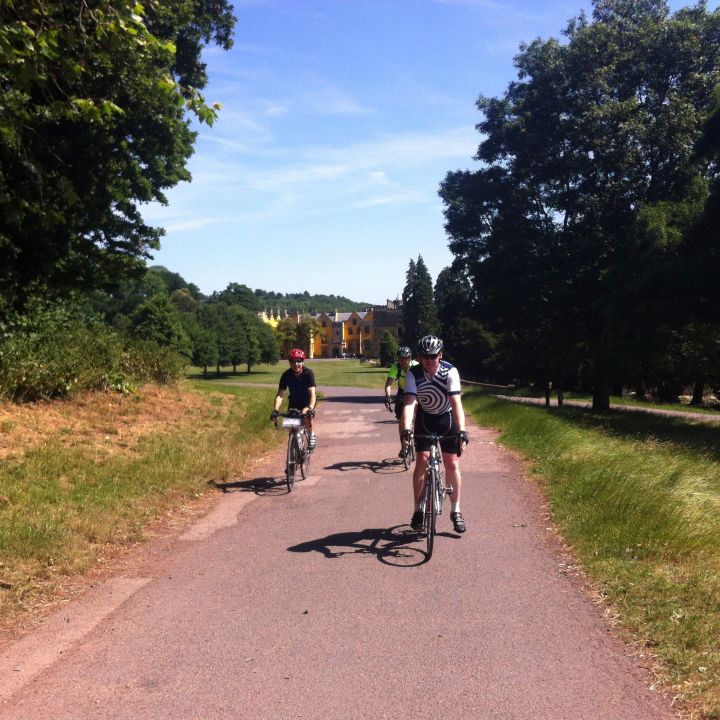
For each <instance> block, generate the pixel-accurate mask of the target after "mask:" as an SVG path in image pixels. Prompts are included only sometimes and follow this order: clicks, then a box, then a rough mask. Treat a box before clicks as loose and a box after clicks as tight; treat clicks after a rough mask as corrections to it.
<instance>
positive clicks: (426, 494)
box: [410, 433, 460, 560]
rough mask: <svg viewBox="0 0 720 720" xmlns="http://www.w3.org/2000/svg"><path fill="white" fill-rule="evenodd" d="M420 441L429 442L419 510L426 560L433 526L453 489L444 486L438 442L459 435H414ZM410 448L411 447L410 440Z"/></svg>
mask: <svg viewBox="0 0 720 720" xmlns="http://www.w3.org/2000/svg"><path fill="white" fill-rule="evenodd" d="M415 437H416V438H418V439H420V440H430V442H431V445H430V456H429V457H428V464H427V469H426V470H425V486H424V489H423V497H422V501H421V504H420V510H421V511H422V513H423V529H422V532H423V533H424V534H425V539H426V542H427V559H428V560H429V559H430V558H431V557H432V553H433V545H434V543H435V526H436V523H437V518H438V515H442V507H443V501H444V500H445V496H446V495H451V494H452V492H453V488H452V486H450V485H446V484H445V479H444V477H443V467H442V451H441V449H440V440H444V439H446V438H459V437H460V436H459V435H438V434H437V433H432V434H430V435H416V436H415ZM410 446H411V447H413V442H412V439H411V441H410Z"/></svg>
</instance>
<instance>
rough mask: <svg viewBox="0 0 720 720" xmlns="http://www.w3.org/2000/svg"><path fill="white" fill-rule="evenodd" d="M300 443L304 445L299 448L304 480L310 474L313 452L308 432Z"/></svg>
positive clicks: (301, 471) (301, 472)
mask: <svg viewBox="0 0 720 720" xmlns="http://www.w3.org/2000/svg"><path fill="white" fill-rule="evenodd" d="M300 445H301V446H302V447H299V448H298V453H299V454H298V457H299V459H300V474H301V475H302V476H303V480H304V479H305V478H306V477H307V476H308V475H309V474H310V455H311V454H312V453H311V452H310V439H309V438H308V436H307V433H305V435H304V436H303V438H302V441H301V442H300Z"/></svg>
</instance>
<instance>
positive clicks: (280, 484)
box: [208, 477, 300, 495]
mask: <svg viewBox="0 0 720 720" xmlns="http://www.w3.org/2000/svg"><path fill="white" fill-rule="evenodd" d="M299 480H300V478H296V479H295V482H298V481H299ZM208 485H212V486H213V487H216V488H217V489H218V490H221V491H222V492H224V493H229V492H237V491H239V492H252V493H255V494H256V495H286V494H287V493H288V489H287V484H286V482H285V478H284V477H282V478H275V477H261V478H253V479H252V480H235V481H232V482H215V481H214V480H210V482H209V483H208Z"/></svg>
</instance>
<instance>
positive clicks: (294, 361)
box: [290, 360, 303, 365]
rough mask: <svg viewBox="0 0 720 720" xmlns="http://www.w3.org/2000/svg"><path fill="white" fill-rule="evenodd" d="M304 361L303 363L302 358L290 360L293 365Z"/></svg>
mask: <svg viewBox="0 0 720 720" xmlns="http://www.w3.org/2000/svg"><path fill="white" fill-rule="evenodd" d="M302 363H303V361H302V360H291V361H290V364H291V365H302Z"/></svg>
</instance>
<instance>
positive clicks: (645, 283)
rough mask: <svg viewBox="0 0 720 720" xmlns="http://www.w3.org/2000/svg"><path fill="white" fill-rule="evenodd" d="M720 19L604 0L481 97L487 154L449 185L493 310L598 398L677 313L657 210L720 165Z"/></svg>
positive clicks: (534, 48) (518, 352) (517, 347)
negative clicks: (671, 311) (711, 113)
mask: <svg viewBox="0 0 720 720" xmlns="http://www.w3.org/2000/svg"><path fill="white" fill-rule="evenodd" d="M719 31H720V13H718V12H714V13H708V12H707V10H706V8H705V5H704V4H703V3H699V4H698V5H697V6H695V7H693V8H690V9H685V10H682V11H679V12H678V13H676V14H675V15H674V16H670V14H669V11H668V8H667V5H666V3H665V2H663V1H662V0H595V2H594V3H593V15H592V20H589V19H588V18H586V17H585V16H584V15H581V16H580V17H578V18H576V19H574V20H572V21H571V22H570V23H569V24H568V27H567V30H566V36H567V42H566V43H565V44H562V43H560V42H559V41H557V40H555V39H550V40H540V39H538V40H536V41H534V42H533V43H531V44H529V45H526V46H523V47H522V48H521V52H520V54H519V55H518V57H517V58H516V65H517V68H518V79H517V81H515V82H513V83H511V84H510V86H509V87H508V90H507V92H506V93H505V95H504V96H503V97H501V98H486V97H481V98H480V100H479V101H478V106H479V108H480V110H481V111H482V112H483V114H484V120H483V121H482V122H481V123H480V124H479V125H478V129H479V130H480V131H481V132H482V133H483V135H484V137H485V139H484V141H483V142H482V144H481V145H480V147H479V150H478V154H477V159H478V160H480V161H482V162H483V163H484V167H483V168H482V169H481V170H479V171H477V172H474V173H450V174H449V175H448V177H447V178H446V180H445V182H444V183H443V185H442V188H441V195H442V197H443V199H444V201H445V203H446V218H447V224H446V228H447V231H448V233H449V235H450V237H451V249H452V250H453V252H454V253H455V254H456V255H457V256H458V258H459V259H461V260H462V261H463V262H464V263H465V264H466V267H467V268H468V270H469V272H470V274H471V278H472V281H473V285H474V288H475V290H476V292H477V296H478V308H479V309H480V310H481V311H483V312H484V313H485V314H484V315H483V318H482V319H483V323H487V325H488V326H489V327H490V329H492V330H494V331H495V332H498V333H500V334H501V336H502V343H503V345H504V346H505V347H506V348H509V349H511V350H513V352H512V353H511V354H512V356H513V357H514V358H518V357H525V358H528V359H529V358H533V359H534V360H537V361H539V363H540V364H541V365H542V369H541V370H540V371H541V372H543V373H544V374H545V375H546V376H553V375H560V376H561V377H562V376H566V375H567V374H568V373H573V374H574V373H577V374H580V375H581V376H582V377H584V378H585V380H586V381H587V382H588V383H589V384H590V385H592V389H593V404H594V407H596V408H598V409H602V408H604V407H607V405H608V400H609V390H610V386H611V383H612V382H613V381H616V380H617V379H618V378H621V377H622V376H623V374H624V373H627V372H628V367H627V359H628V358H629V357H634V358H635V361H636V362H635V365H636V366H639V365H640V364H641V363H640V362H639V361H640V359H642V360H643V361H645V362H647V361H648V357H647V352H646V350H647V349H649V347H650V346H648V344H647V343H645V342H643V340H642V339H641V338H642V336H643V335H652V337H653V339H655V338H658V337H660V334H659V333H658V329H659V328H661V327H662V326H663V323H664V318H663V316H662V313H660V312H657V311H656V310H655V309H654V308H653V307H652V306H651V304H650V302H649V301H648V298H647V292H649V291H650V292H651V291H652V289H657V288H658V283H657V278H659V277H661V276H663V275H664V274H665V275H666V270H667V268H668V267H669V262H668V258H669V257H672V258H673V259H674V260H678V259H679V255H678V254H676V253H674V248H673V246H672V243H673V236H668V234H667V233H666V234H663V233H659V232H648V231H647V228H648V223H647V218H648V217H649V216H650V215H652V209H653V208H655V209H657V208H658V207H661V206H662V204H663V203H666V204H667V203H670V204H673V205H674V206H675V207H677V204H678V203H685V202H686V201H687V199H688V198H689V197H694V196H695V195H696V194H697V192H698V188H699V187H700V188H701V187H702V183H698V181H699V180H703V179H711V178H712V177H714V172H715V169H714V167H713V165H712V163H710V162H707V161H706V160H703V158H701V157H700V156H699V155H698V154H697V153H695V152H694V146H695V143H696V141H697V140H698V137H699V135H700V132H701V129H702V124H703V121H704V118H705V116H706V114H707V112H708V109H709V107H710V105H711V101H712V95H713V91H714V89H715V87H716V86H717V85H718V83H719V82H720V62H719V59H720V45H719V44H718V42H717V38H718V32H719ZM705 187H707V186H705ZM691 204H692V203H691ZM700 206H702V202H701V203H700ZM643 214H645V218H644V219H643ZM681 237H682V233H681V232H680V233H676V235H675V236H674V238H675V240H677V238H681ZM674 291H675V292H677V287H676V286H675V287H674ZM666 293H667V294H668V297H667V298H666V300H667V302H669V303H670V304H672V291H670V292H668V290H666ZM638 327H642V328H643V329H644V331H645V332H644V333H638V332H637V330H638ZM652 346H653V347H654V346H655V343H654V342H653V343H652ZM643 356H645V357H643ZM526 370H529V371H530V370H532V369H531V368H528V367H526ZM536 372H537V370H536Z"/></svg>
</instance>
